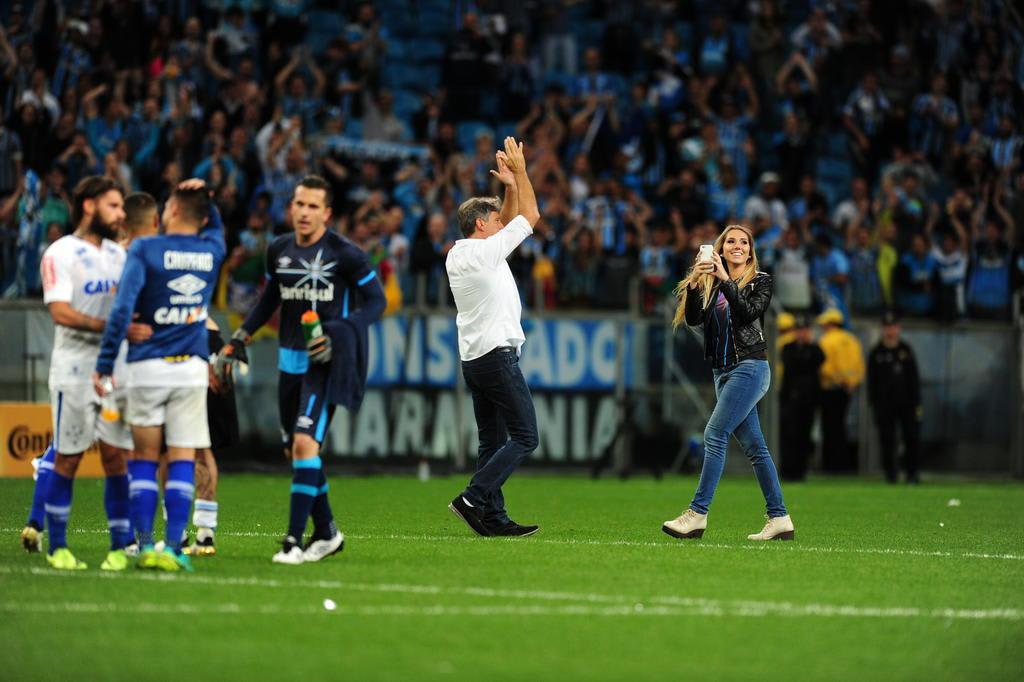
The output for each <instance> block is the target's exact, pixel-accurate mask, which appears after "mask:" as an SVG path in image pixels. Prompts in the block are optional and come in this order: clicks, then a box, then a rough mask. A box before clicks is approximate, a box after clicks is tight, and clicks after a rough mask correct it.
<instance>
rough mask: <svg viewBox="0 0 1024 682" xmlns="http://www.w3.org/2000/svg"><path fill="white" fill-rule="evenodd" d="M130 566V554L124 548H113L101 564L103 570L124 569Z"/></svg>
mask: <svg viewBox="0 0 1024 682" xmlns="http://www.w3.org/2000/svg"><path fill="white" fill-rule="evenodd" d="M126 568H128V555H127V554H126V553H125V551H124V550H123V549H112V550H110V551H109V552H108V553H107V558H106V559H104V560H103V563H102V564H100V570H101V571H123V570H124V569H126Z"/></svg>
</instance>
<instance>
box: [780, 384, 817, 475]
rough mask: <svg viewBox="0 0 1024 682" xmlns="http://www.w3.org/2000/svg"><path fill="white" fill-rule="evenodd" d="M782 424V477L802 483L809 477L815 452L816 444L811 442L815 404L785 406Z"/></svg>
mask: <svg viewBox="0 0 1024 682" xmlns="http://www.w3.org/2000/svg"><path fill="white" fill-rule="evenodd" d="M780 422H781V423H780V426H781V434H780V435H781V436H782V437H781V439H780V440H781V442H780V443H779V444H780V445H781V446H782V452H781V453H780V454H781V455H782V472H781V473H782V477H783V478H784V479H787V480H790V481H802V480H803V479H804V478H806V477H807V462H808V461H809V460H810V458H811V454H812V453H813V452H814V444H813V443H812V442H811V427H812V426H813V425H814V403H813V402H804V401H797V400H794V401H791V402H788V403H787V404H784V405H783V406H782V414H781V419H780Z"/></svg>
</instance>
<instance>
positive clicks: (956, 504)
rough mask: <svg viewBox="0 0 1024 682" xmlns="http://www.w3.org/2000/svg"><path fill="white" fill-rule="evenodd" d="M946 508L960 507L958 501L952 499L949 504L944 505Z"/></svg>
mask: <svg viewBox="0 0 1024 682" xmlns="http://www.w3.org/2000/svg"><path fill="white" fill-rule="evenodd" d="M946 506H947V507H959V506H960V500H958V499H957V498H955V497H954V498H952V499H951V500H950V501H949V502H947V503H946Z"/></svg>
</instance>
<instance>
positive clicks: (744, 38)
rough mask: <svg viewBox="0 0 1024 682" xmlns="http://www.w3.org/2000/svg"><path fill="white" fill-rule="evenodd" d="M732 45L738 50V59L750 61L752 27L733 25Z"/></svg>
mask: <svg viewBox="0 0 1024 682" xmlns="http://www.w3.org/2000/svg"><path fill="white" fill-rule="evenodd" d="M732 45H733V48H735V50H736V58H737V59H740V60H742V61H747V60H749V59H750V26H748V25H747V24H733V25H732Z"/></svg>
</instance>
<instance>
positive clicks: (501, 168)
mask: <svg viewBox="0 0 1024 682" xmlns="http://www.w3.org/2000/svg"><path fill="white" fill-rule="evenodd" d="M494 161H495V163H497V165H498V170H492V171H491V175H493V176H494V177H496V178H498V180H499V181H500V182H501V184H503V185H505V186H506V187H510V186H515V184H516V176H515V174H514V173H513V172H512V170H511V169H510V168H509V167H508V157H507V156H506V155H505V152H502V151H499V152H497V153H495V155H494Z"/></svg>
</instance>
